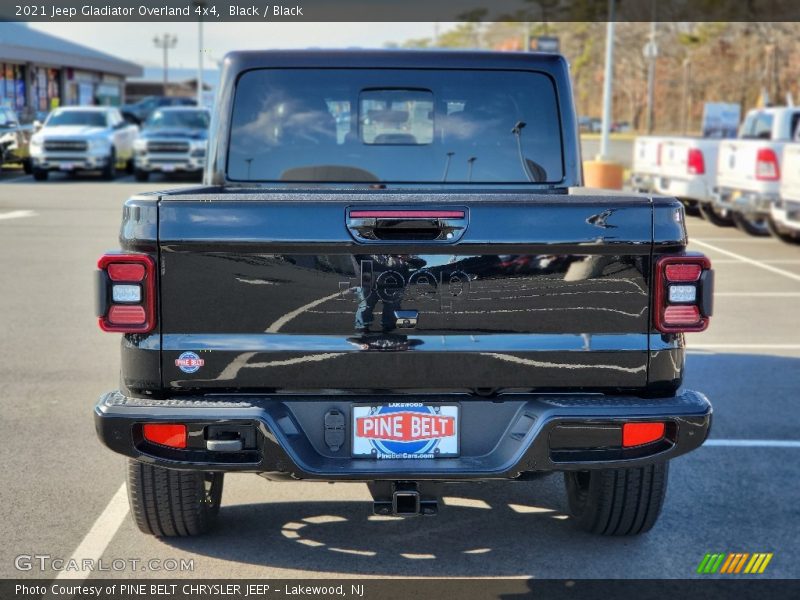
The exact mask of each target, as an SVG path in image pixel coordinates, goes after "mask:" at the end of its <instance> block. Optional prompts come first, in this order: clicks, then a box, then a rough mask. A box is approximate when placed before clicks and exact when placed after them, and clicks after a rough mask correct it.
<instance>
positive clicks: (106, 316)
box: [97, 254, 156, 333]
mask: <svg viewBox="0 0 800 600" xmlns="http://www.w3.org/2000/svg"><path fill="white" fill-rule="evenodd" d="M97 267H98V269H100V270H99V271H98V277H97V284H98V285H97V287H98V289H97V316H98V319H99V320H98V323H99V325H100V329H102V330H103V331H111V332H120V333H147V332H149V331H152V330H153V329H154V328H155V325H156V308H155V307H156V281H155V278H156V273H155V262H154V261H153V259H152V258H150V256H149V255H147V254H105V255H103V256H101V257H100V260H98V261H97Z"/></svg>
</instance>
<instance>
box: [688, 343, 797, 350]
mask: <svg viewBox="0 0 800 600" xmlns="http://www.w3.org/2000/svg"><path fill="white" fill-rule="evenodd" d="M687 349H688V350H689V351H690V352H691V351H692V350H800V344H691V343H690V344H688V345H687Z"/></svg>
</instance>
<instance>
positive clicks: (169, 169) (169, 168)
mask: <svg viewBox="0 0 800 600" xmlns="http://www.w3.org/2000/svg"><path fill="white" fill-rule="evenodd" d="M161 170H162V171H166V172H167V173H171V172H172V171H174V170H175V165H161Z"/></svg>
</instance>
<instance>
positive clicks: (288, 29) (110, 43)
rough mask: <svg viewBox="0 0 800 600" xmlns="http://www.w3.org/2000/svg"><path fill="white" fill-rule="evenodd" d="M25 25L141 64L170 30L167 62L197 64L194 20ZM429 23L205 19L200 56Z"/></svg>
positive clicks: (362, 39) (345, 38) (152, 57)
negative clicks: (158, 37) (174, 43)
mask: <svg viewBox="0 0 800 600" xmlns="http://www.w3.org/2000/svg"><path fill="white" fill-rule="evenodd" d="M30 27H33V28H34V29H38V30H40V31H43V32H45V33H48V34H50V35H54V36H57V37H61V38H65V39H68V40H70V41H72V42H76V43H79V44H83V45H84V46H89V47H91V48H94V49H96V50H100V51H101V52H106V53H108V54H112V55H115V56H118V57H119V58H123V59H126V60H130V61H133V62H135V63H138V64H140V65H142V66H147V67H160V66H161V64H162V51H161V50H159V49H158V48H156V47H155V45H154V43H153V38H154V37H155V36H156V35H161V34H163V33H170V34H175V35H177V36H178V44H177V46H176V47H175V48H174V49H173V50H170V54H169V63H170V67H184V68H192V67H196V65H197V24H196V23H160V22H159V23H31V24H30ZM435 27H436V25H435V24H434V23H207V24H205V25H204V27H203V39H204V43H203V47H204V49H205V52H206V54H205V56H207V57H210V58H211V59H212V60H211V61H209V60H206V61H205V63H206V67H207V68H210V67H212V66H213V62H214V61H218V60H220V59H221V58H222V57H223V56H224V55H225V53H226V52H228V51H230V50H257V49H268V48H308V47H310V46H314V47H322V48H346V47H351V46H359V47H364V48H380V47H382V46H383V45H384V44H385V43H386V42H402V41H404V40H406V39H409V38H420V37H433V35H434V29H435ZM442 30H443V27H442ZM209 63H211V64H209Z"/></svg>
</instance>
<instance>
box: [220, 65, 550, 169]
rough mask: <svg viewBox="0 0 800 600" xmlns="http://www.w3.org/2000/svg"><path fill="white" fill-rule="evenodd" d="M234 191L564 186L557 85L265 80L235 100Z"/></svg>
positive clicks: (507, 77)
mask: <svg viewBox="0 0 800 600" xmlns="http://www.w3.org/2000/svg"><path fill="white" fill-rule="evenodd" d="M229 146H230V147H229V152H228V166H227V170H228V178H229V179H231V180H235V181H297V182H320V181H327V182H362V183H366V182H371V183H374V182H386V183H389V182H409V183H458V184H464V183H474V184H479V183H530V182H536V183H545V182H547V183H556V182H560V181H561V180H562V178H563V176H564V168H563V159H562V144H561V126H560V120H559V113H558V103H557V98H556V93H555V88H554V85H553V83H552V80H551V79H550V78H549V77H548V76H546V75H544V74H542V73H536V72H530V71H478V70H470V71H467V70H410V69H381V70H377V69H358V70H356V69H326V70H308V69H304V70H291V69H281V70H272V69H261V70H255V71H249V72H247V73H245V74H244V75H242V76H241V78H240V79H239V83H238V85H237V88H236V95H235V99H234V107H233V118H232V124H231V133H230V144H229Z"/></svg>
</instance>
